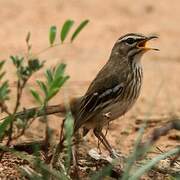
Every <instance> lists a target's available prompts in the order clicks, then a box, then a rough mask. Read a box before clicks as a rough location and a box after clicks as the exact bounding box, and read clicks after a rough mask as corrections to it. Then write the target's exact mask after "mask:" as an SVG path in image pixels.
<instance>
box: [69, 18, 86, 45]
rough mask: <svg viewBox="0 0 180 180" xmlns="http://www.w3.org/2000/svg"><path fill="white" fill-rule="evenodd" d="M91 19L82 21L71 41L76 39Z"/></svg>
mask: <svg viewBox="0 0 180 180" xmlns="http://www.w3.org/2000/svg"><path fill="white" fill-rule="evenodd" d="M88 22H89V20H84V21H82V22H81V24H80V25H79V26H78V27H77V29H76V30H75V31H74V33H73V35H72V37H71V42H73V41H74V39H75V38H76V37H77V35H78V34H79V33H80V32H81V31H82V29H83V28H84V27H85V26H86V25H87V24H88Z"/></svg>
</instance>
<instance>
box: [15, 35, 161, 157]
mask: <svg viewBox="0 0 180 180" xmlns="http://www.w3.org/2000/svg"><path fill="white" fill-rule="evenodd" d="M156 38H158V36H156V35H149V36H146V35H143V34H139V33H128V34H125V35H123V36H121V37H120V38H118V40H117V41H116V42H115V44H114V46H113V48H112V51H111V53H110V57H109V60H108V61H107V62H106V64H105V65H104V66H103V67H102V69H101V70H100V71H99V72H98V74H97V75H96V77H95V78H94V80H93V81H92V82H91V83H90V85H89V88H88V89H87V91H86V93H85V94H84V95H83V96H81V97H76V98H73V99H72V100H71V101H70V109H71V112H72V115H73V117H74V133H75V132H77V131H78V130H79V129H80V128H83V135H84V136H85V135H86V134H87V133H88V132H89V130H93V133H94V135H95V136H96V137H97V138H98V140H99V141H100V142H101V143H102V144H103V145H104V146H105V148H106V149H107V150H108V151H109V153H110V155H112V156H113V157H116V152H115V151H114V149H113V148H112V146H111V145H110V143H109V142H108V140H107V139H106V137H105V135H104V134H103V132H102V130H103V127H105V126H106V125H108V124H109V123H110V122H111V121H113V120H115V119H117V118H119V117H121V116H123V115H124V114H125V113H127V112H128V111H129V110H130V109H131V108H132V107H133V106H134V104H135V102H136V101H137V99H138V97H139V95H140V91H141V87H142V82H143V67H142V63H141V59H142V56H143V54H144V53H146V52H148V51H149V50H155V51H158V50H159V49H157V48H151V47H147V46H146V44H147V42H148V41H150V40H152V39H156ZM32 112H34V114H36V116H41V115H42V114H43V112H41V111H40V108H31V109H29V110H25V112H20V113H18V114H17V117H21V118H22V117H23V115H25V116H26V118H27V117H29V116H32V115H33V113H32ZM44 112H46V114H47V115H49V114H54V113H61V114H63V115H64V114H65V113H66V108H65V105H62V104H58V105H53V106H48V107H46V111H44Z"/></svg>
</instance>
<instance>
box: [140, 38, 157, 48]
mask: <svg viewBox="0 0 180 180" xmlns="http://www.w3.org/2000/svg"><path fill="white" fill-rule="evenodd" d="M157 38H158V37H157V36H149V37H147V38H146V39H143V40H142V41H140V42H139V43H138V44H137V47H138V48H140V49H142V50H144V51H148V50H155V51H159V49H157V48H151V47H146V43H147V42H148V41H150V40H151V39H157Z"/></svg>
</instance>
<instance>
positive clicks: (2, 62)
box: [0, 61, 5, 70]
mask: <svg viewBox="0 0 180 180" xmlns="http://www.w3.org/2000/svg"><path fill="white" fill-rule="evenodd" d="M4 63H5V61H1V62H0V70H1V69H2V67H3V65H4Z"/></svg>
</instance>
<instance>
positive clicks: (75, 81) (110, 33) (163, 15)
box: [0, 0, 180, 168]
mask: <svg viewBox="0 0 180 180" xmlns="http://www.w3.org/2000/svg"><path fill="white" fill-rule="evenodd" d="M179 6H180V1H179V0H174V1H173V2H172V1H164V0H159V1H156V2H154V1H152V0H144V1H143V0H136V1H132V0H126V1H123V0H113V1H103V0H99V1H96V0H91V1H87V0H71V1H65V0H44V1H42V2H38V3H37V1H36V0H29V1H23V3H22V2H20V1H18V0H6V1H5V0H0V24H1V28H0V42H1V43H0V59H7V64H8V66H7V74H6V77H7V78H9V80H10V84H11V87H12V88H15V79H14V74H15V72H14V70H13V68H12V65H11V63H10V61H9V60H8V57H9V56H10V55H16V54H24V53H25V52H26V46H25V36H26V34H27V32H28V31H30V32H31V33H32V40H31V42H32V46H33V52H34V53H37V52H39V51H40V50H41V49H44V48H45V47H47V46H48V30H49V27H50V26H51V25H57V26H58V27H61V26H62V24H63V22H64V21H65V20H66V19H68V18H70V19H73V20H75V22H76V24H78V23H79V22H80V21H82V20H84V19H89V20H90V23H89V24H88V26H87V27H86V28H85V29H84V30H83V32H82V33H81V34H80V35H79V37H78V38H77V40H76V41H75V42H74V43H73V44H72V45H66V44H65V45H63V46H59V47H56V48H53V49H52V50H50V51H47V52H45V53H43V54H41V55H40V58H42V59H45V60H47V63H46V67H50V66H53V65H56V64H57V63H60V62H62V61H63V62H66V63H67V74H69V75H70V76H71V78H70V80H69V82H68V83H67V84H66V86H65V88H64V89H63V90H62V91H61V93H60V94H58V95H57V97H56V98H54V100H52V102H51V104H57V103H60V102H61V101H63V100H64V97H65V96H66V97H67V96H80V95H83V93H85V91H86V89H87V87H88V85H89V83H90V82H91V80H92V79H93V78H94V77H95V75H96V74H97V72H98V71H99V70H100V68H101V67H102V66H103V64H104V63H105V62H106V61H107V60H108V57H109V54H110V51H111V48H112V46H113V44H114V42H115V41H116V40H117V39H118V38H119V37H120V36H121V35H123V34H124V33H128V32H139V33H143V34H147V35H148V34H157V35H159V39H158V40H156V41H154V42H153V46H154V47H157V48H159V49H160V52H149V53H147V54H146V55H144V57H143V60H142V63H143V67H144V84H143V89H142V93H141V96H140V98H139V100H138V102H137V103H136V105H135V106H134V107H133V109H132V110H131V111H130V112H128V113H127V114H126V115H125V116H124V117H121V118H119V119H118V120H116V121H114V122H113V123H112V124H111V125H110V130H109V133H108V135H107V138H108V139H110V141H111V143H112V145H113V147H114V148H115V149H117V150H119V151H121V152H122V153H125V154H128V153H129V151H130V150H131V149H132V145H133V143H134V140H135V139H136V136H137V128H138V127H139V126H140V125H137V124H136V121H137V119H145V118H150V119H156V120H157V123H154V124H153V125H152V127H148V128H147V129H146V134H145V137H148V135H149V133H150V132H151V131H152V129H153V128H154V127H159V126H161V125H162V123H164V122H162V123H161V121H159V120H160V119H161V118H164V117H172V116H173V115H179V114H180V98H179V97H180V91H179V89H180V78H179V74H180V40H179V36H180V11H179ZM10 69H12V70H10ZM42 75H43V71H40V72H39V73H37V74H36V75H35V76H34V77H33V78H32V79H31V81H30V83H29V86H28V87H27V88H26V90H25V93H24V95H23V100H22V102H23V103H22V107H32V106H35V105H36V104H35V103H34V102H33V99H32V98H31V96H30V95H29V87H31V86H34V85H35V84H34V83H33V82H34V80H35V79H42ZM14 97H15V92H14V91H13V92H12V93H11V98H12V99H14ZM9 106H10V107H11V108H13V103H12V102H11V103H9ZM50 119H52V120H51V127H52V128H53V130H54V133H55V135H56V136H58V133H59V129H58V127H60V122H61V121H60V120H59V118H57V117H53V116H51V118H50ZM37 129H38V131H37ZM43 136H44V134H43V127H42V126H41V124H40V123H39V122H38V121H35V123H34V124H33V125H32V128H31V129H30V130H29V131H28V132H27V134H26V137H24V138H23V139H21V140H20V141H22V140H25V139H34V138H42V137H43ZM175 136H178V137H180V133H178V132H176V131H172V132H171V133H170V134H169V135H167V136H165V137H162V138H161V139H160V140H159V141H158V142H157V144H156V146H158V147H159V148H160V149H161V150H163V151H166V150H167V149H170V148H172V147H175V146H176V145H178V144H179V143H180V141H179V140H178V139H180V138H173V137H175ZM86 144H87V146H88V147H89V148H94V147H96V146H97V141H96V139H95V138H94V137H93V136H90V135H89V136H88V137H87V142H86ZM0 168H1V166H0Z"/></svg>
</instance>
